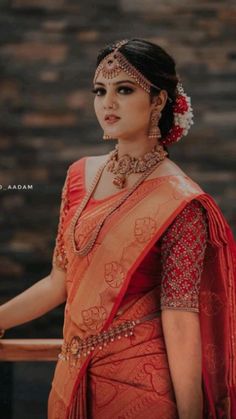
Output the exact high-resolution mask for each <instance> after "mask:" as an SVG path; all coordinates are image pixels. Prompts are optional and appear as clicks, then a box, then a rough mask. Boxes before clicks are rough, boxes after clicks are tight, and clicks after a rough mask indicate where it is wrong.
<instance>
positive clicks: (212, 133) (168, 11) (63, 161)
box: [0, 0, 236, 337]
mask: <svg viewBox="0 0 236 419" xmlns="http://www.w3.org/2000/svg"><path fill="white" fill-rule="evenodd" d="M0 7H1V14H0V22H1V24H0V39H1V46H0V60H1V61H0V71H1V79H0V105H1V114H0V124H1V133H0V155H1V161H0V184H1V185H2V186H3V188H5V190H0V201H1V212H0V223H1V227H0V228H1V235H0V243H1V252H0V273H1V285H0V291H1V302H3V301H6V300H7V299H9V298H10V297H13V296H14V295H16V294H17V293H19V292H21V291H22V290H23V289H25V288H27V287H29V286H30V285H32V284H33V283H34V282H36V281H37V280H39V279H41V278H42V277H44V276H46V275H47V274H48V273H49V270H50V263H51V256H52V249H53V246H54V240H55V235H56V229H57V223H58V215H59V204H60V192H61V187H62V184H63V181H64V178H65V173H66V169H67V167H68V165H69V164H70V163H71V162H73V161H75V160H77V159H79V158H80V157H82V156H84V155H92V154H100V153H101V154H103V153H104V152H107V151H108V150H110V149H111V148H112V147H113V144H107V143H104V142H103V141H102V139H101V138H102V135H101V134H102V133H101V131H100V128H99V126H98V123H97V122H96V120H95V116H94V113H93V103H92V102H93V96H92V94H91V93H90V90H91V80H92V76H93V71H94V67H95V58H96V53H97V50H98V49H99V48H101V47H102V46H103V45H104V44H106V43H108V42H110V41H113V40H116V39H122V38H126V37H134V36H135V37H143V38H145V39H148V40H151V41H154V42H157V43H159V44H160V45H161V46H163V47H164V48H166V49H167V51H168V52H169V53H171V54H172V55H173V56H174V58H175V59H176V62H177V67H178V72H179V74H180V75H181V78H182V81H183V83H184V86H185V90H186V92H187V93H188V94H189V95H191V97H192V104H193V107H194V111H195V125H194V126H193V128H192V130H191V131H190V134H189V135H188V138H186V139H184V140H183V141H182V142H181V143H179V144H177V145H175V146H172V148H171V158H172V159H173V160H175V161H176V162H177V163H178V164H180V165H181V167H182V168H183V169H184V170H185V171H186V172H187V173H188V174H189V175H190V176H191V177H192V178H193V179H195V180H196V181H197V182H199V183H200V184H201V186H202V187H203V188H204V189H205V190H206V191H207V192H209V193H210V194H211V195H212V196H213V197H214V198H215V200H216V201H217V203H218V204H219V205H220V207H221V209H222V211H223V213H224V215H225V216H226V218H227V220H228V221H229V223H230V225H231V226H232V227H233V229H234V231H236V216H235V209H236V192H235V178H236V175H235V157H236V141H235V110H234V108H235V90H236V80H235V69H236V50H235V37H236V36H235V35H236V34H235V27H236V25H235V23H236V7H235V2H234V1H224V2H223V1H214V0H212V1H204V0H200V1H195V0H182V1H181V0H179V1H177V0H159V1H156V0H145V1H143V0H142V1H141V0H136V1H134V0H114V1H112V2H111V1H109V0H97V1H95V0H94V1H92V0H88V1H86V2H82V1H81V0H77V1H76V0H68V1H66V0H11V1H10V0H9V1H7V0H2V1H1V6H0ZM15 184H16V185H19V184H20V185H33V188H30V189H26V190H18V189H17V190H8V189H7V186H8V185H15ZM62 314H63V308H59V309H57V310H54V311H53V312H51V313H49V314H47V315H46V316H43V317H42V318H41V319H38V320H36V321H34V322H32V323H30V324H28V325H24V326H20V327H18V328H15V329H12V330H11V331H9V332H8V337H59V336H61V327H62Z"/></svg>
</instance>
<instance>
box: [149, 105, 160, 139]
mask: <svg viewBox="0 0 236 419" xmlns="http://www.w3.org/2000/svg"><path fill="white" fill-rule="evenodd" d="M160 119H161V112H159V111H158V109H156V108H154V110H153V112H152V114H151V120H150V128H149V132H148V138H150V139H158V138H161V131H160V128H159V126H158V122H159V120H160Z"/></svg>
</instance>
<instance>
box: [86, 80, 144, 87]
mask: <svg viewBox="0 0 236 419" xmlns="http://www.w3.org/2000/svg"><path fill="white" fill-rule="evenodd" d="M122 83H131V84H133V85H135V86H136V83H135V82H133V81H131V80H120V81H116V82H115V83H114V84H122ZM94 84H99V85H100V86H105V84H104V83H101V82H98V81H96V82H95V83H94Z"/></svg>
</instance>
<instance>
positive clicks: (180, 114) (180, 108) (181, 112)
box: [93, 39, 193, 145]
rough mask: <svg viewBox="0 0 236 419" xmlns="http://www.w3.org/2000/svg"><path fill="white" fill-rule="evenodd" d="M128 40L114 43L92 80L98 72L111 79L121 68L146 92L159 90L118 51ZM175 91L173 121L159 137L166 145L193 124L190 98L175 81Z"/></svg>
mask: <svg viewBox="0 0 236 419" xmlns="http://www.w3.org/2000/svg"><path fill="white" fill-rule="evenodd" d="M128 42H129V40H128V39H124V40H122V41H119V42H117V43H116V44H115V45H114V50H113V51H112V52H111V53H110V54H108V55H107V56H106V57H104V58H103V59H102V61H101V62H100V64H99V65H98V67H97V69H96V71H95V75H94V79H93V82H94V83H96V80H97V77H98V75H99V74H100V72H101V73H102V75H103V77H105V78H106V79H112V78H113V77H116V76H118V74H119V73H120V72H121V71H122V70H123V71H124V72H125V73H126V74H128V75H129V76H130V77H132V78H133V79H134V80H135V81H136V83H137V84H138V85H139V86H140V87H142V88H143V89H144V90H145V91H146V92H147V93H150V91H151V87H154V88H155V89H157V90H161V88H160V87H159V86H156V85H155V84H153V83H151V82H150V81H149V80H148V79H147V78H146V77H145V76H144V75H143V74H142V73H141V72H140V71H139V70H138V69H137V68H136V67H134V66H133V65H132V64H131V63H130V62H129V61H128V60H127V58H126V57H125V56H124V55H123V54H122V53H121V52H120V51H119V48H120V47H122V46H123V45H125V44H127V43H128ZM176 91H177V97H176V99H175V101H174V105H173V112H174V122H173V125H172V127H171V129H170V130H169V132H168V134H167V135H166V136H165V137H162V138H161V142H162V144H166V145H169V144H171V143H174V142H177V141H179V140H180V139H181V138H182V137H183V136H185V135H187V133H188V131H189V129H190V127H191V125H193V109H192V107H191V99H190V97H189V96H187V95H186V93H185V92H184V89H183V86H182V84H181V83H180V82H178V83H177V87H176ZM167 99H168V101H169V102H173V100H172V99H171V98H170V97H168V98H167Z"/></svg>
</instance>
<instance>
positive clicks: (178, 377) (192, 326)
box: [162, 309, 203, 419]
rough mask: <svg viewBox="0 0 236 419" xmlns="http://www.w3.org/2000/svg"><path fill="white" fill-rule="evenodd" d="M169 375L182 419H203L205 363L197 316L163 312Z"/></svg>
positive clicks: (188, 313) (177, 312) (172, 311)
mask: <svg viewBox="0 0 236 419" xmlns="http://www.w3.org/2000/svg"><path fill="white" fill-rule="evenodd" d="M162 325H163V333H164V338H165V343H166V349H167V356H168V362H169V367H170V374H171V378H172V382H173V386H174V391H175V396H176V402H177V408H178V413H179V418H180V419H202V407H203V406H202V405H203V400H202V388H201V383H202V360H201V335H200V324H199V315H198V313H194V312H188V311H182V310H171V309H170V310H169V309H165V310H162Z"/></svg>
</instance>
